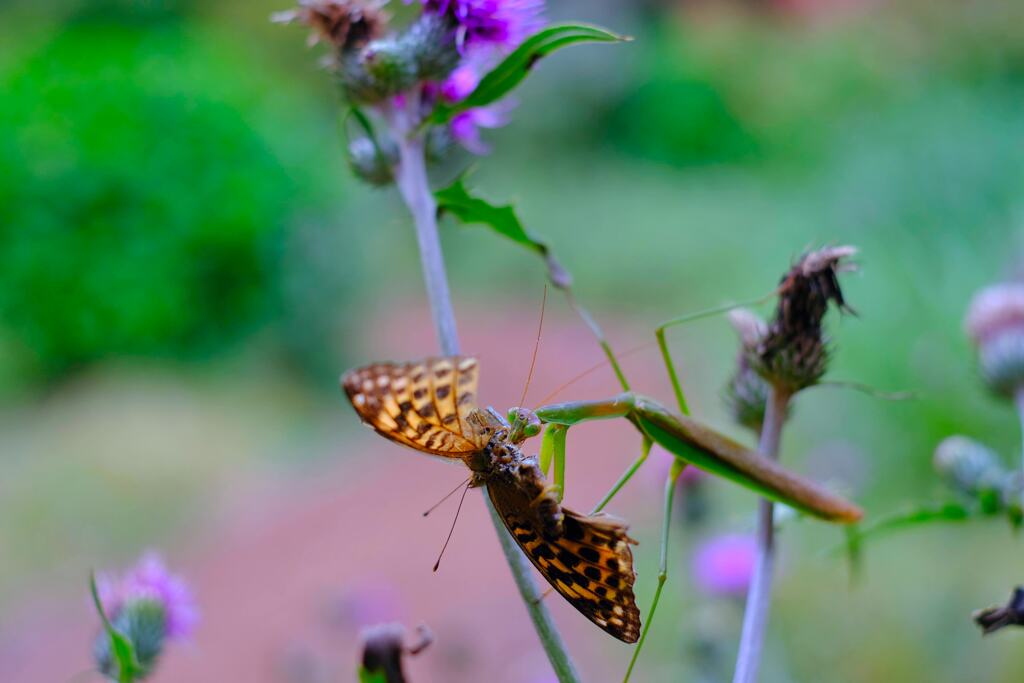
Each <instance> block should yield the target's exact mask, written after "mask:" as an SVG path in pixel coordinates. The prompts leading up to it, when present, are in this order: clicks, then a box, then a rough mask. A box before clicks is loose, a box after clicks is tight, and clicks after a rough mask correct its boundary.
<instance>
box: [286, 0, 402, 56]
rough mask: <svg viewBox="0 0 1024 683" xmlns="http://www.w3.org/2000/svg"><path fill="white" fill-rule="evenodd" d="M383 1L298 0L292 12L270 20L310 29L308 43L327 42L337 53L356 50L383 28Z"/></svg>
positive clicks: (384, 22) (381, 31) (287, 11)
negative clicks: (303, 25)
mask: <svg viewBox="0 0 1024 683" xmlns="http://www.w3.org/2000/svg"><path fill="white" fill-rule="evenodd" d="M386 2H387V0H299V6H298V7H297V8H295V9H292V10H286V11H284V12H277V13H276V14H274V15H273V17H272V20H273V21H275V22H278V23H282V24H292V23H300V24H305V25H306V26H309V27H310V28H312V29H313V33H312V34H310V36H309V44H310V45H316V44H317V43H319V42H320V41H325V42H328V43H330V44H331V45H333V46H334V47H335V49H336V50H337V51H338V52H348V51H350V50H357V49H359V48H361V47H363V46H364V45H366V44H367V43H369V42H370V41H371V40H374V39H375V38H378V37H380V36H381V35H382V34H383V33H384V29H385V28H386V27H387V23H388V18H389V17H388V15H387V13H386V12H384V10H383V6H384V5H385V4H386Z"/></svg>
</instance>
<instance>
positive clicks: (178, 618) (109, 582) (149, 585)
mask: <svg viewBox="0 0 1024 683" xmlns="http://www.w3.org/2000/svg"><path fill="white" fill-rule="evenodd" d="M97 589H98V591H99V596H100V602H101V603H102V604H103V611H104V612H106V614H107V617H108V618H109V619H110V620H111V621H114V620H116V619H117V616H118V615H119V614H120V613H121V610H123V609H124V608H125V606H126V605H129V604H130V603H133V602H136V601H142V600H148V601H152V602H156V603H158V604H159V605H160V606H162V607H163V609H164V614H165V619H166V633H165V635H166V637H167V638H169V639H172V640H183V639H186V638H188V637H189V636H190V635H191V634H192V631H193V630H194V629H195V626H196V624H197V622H198V621H199V611H198V609H197V608H196V604H195V600H194V599H193V596H192V591H191V590H190V589H189V587H188V585H187V584H186V583H185V581H184V580H183V579H182V578H181V577H179V576H175V575H174V574H171V573H170V572H168V571H167V567H166V566H165V565H164V562H163V560H162V559H161V558H160V556H159V555H158V554H157V553H155V552H147V553H146V554H145V555H143V556H142V558H141V559H140V560H139V562H138V564H136V565H135V566H134V567H133V568H131V569H130V570H129V571H128V572H126V573H125V574H124V575H123V576H121V577H120V578H117V577H112V576H109V575H107V576H100V577H99V578H98V580H97Z"/></svg>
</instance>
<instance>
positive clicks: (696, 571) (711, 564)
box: [693, 534, 757, 596]
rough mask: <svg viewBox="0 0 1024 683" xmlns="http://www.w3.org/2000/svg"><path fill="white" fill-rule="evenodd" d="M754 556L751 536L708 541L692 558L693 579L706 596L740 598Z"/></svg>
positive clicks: (749, 574) (751, 568)
mask: <svg viewBox="0 0 1024 683" xmlns="http://www.w3.org/2000/svg"><path fill="white" fill-rule="evenodd" d="M756 555H757V546H756V544H755V542H754V538H753V537H752V536H749V535H743V534H725V535H722V536H716V537H714V538H711V539H708V540H707V541H704V542H703V543H702V544H701V545H700V547H698V548H697V552H696V554H695V555H694V558H693V579H694V581H695V582H696V583H697V587H698V588H700V590H702V591H704V592H705V593H708V594H710V595H727V596H741V595H744V594H745V593H746V592H747V586H748V585H749V584H750V576H751V574H753V572H754V562H755V558H756Z"/></svg>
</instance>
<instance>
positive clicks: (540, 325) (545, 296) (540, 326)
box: [516, 285, 548, 406]
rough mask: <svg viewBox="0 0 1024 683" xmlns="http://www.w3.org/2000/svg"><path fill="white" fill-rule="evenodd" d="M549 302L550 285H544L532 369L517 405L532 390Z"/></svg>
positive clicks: (531, 360) (531, 361)
mask: <svg viewBox="0 0 1024 683" xmlns="http://www.w3.org/2000/svg"><path fill="white" fill-rule="evenodd" d="M547 303H548V286H547V285H544V294H543V295H542V296H541V300H540V322H539V323H538V324H537V340H536V341H535V342H534V343H533V356H532V357H531V358H530V371H529V372H528V373H527V374H526V386H524V387H523V395H522V396H521V397H520V398H519V403H517V404H516V405H520V406H521V405H523V404H524V403H525V402H526V392H527V391H529V390H530V380H532V379H533V369H534V368H535V367H536V366H537V351H538V350H539V349H540V333H541V331H542V330H543V329H544V309H545V308H546V306H547Z"/></svg>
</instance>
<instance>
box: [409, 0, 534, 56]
mask: <svg viewBox="0 0 1024 683" xmlns="http://www.w3.org/2000/svg"><path fill="white" fill-rule="evenodd" d="M420 1H421V2H422V3H423V7H424V10H425V11H427V12H434V13H436V14H442V15H448V16H450V17H452V18H453V19H454V20H455V22H456V23H457V24H458V31H457V33H458V37H459V43H460V45H462V46H464V47H470V46H473V45H491V46H495V47H498V48H500V49H503V50H512V49H515V47H516V46H517V45H519V43H521V42H523V39H525V38H526V37H527V36H529V35H530V34H531V33H533V32H534V31H536V30H538V29H539V28H540V27H541V26H542V25H543V19H542V17H541V14H542V13H543V11H544V0H420Z"/></svg>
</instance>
